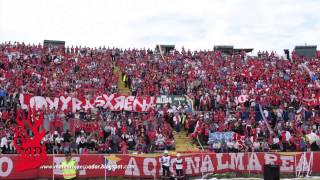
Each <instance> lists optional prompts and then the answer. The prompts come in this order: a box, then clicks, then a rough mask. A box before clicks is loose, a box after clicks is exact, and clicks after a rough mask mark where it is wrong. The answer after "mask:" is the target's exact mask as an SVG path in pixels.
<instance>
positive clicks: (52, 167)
mask: <svg viewBox="0 0 320 180" xmlns="http://www.w3.org/2000/svg"><path fill="white" fill-rule="evenodd" d="M52 180H54V149H53V147H52Z"/></svg>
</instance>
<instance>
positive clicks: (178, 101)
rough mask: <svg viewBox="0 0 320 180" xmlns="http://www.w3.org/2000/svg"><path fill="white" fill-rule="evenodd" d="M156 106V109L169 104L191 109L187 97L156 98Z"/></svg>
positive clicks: (190, 103) (164, 96)
mask: <svg viewBox="0 0 320 180" xmlns="http://www.w3.org/2000/svg"><path fill="white" fill-rule="evenodd" d="M156 104H157V107H161V106H163V105H164V104H171V105H176V106H180V105H188V106H190V107H191V108H192V104H193V103H192V102H191V101H190V98H188V96H182V95H180V96H178V95H172V96H167V95H161V96H157V98H156Z"/></svg>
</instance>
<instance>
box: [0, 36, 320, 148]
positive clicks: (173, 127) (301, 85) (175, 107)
mask: <svg viewBox="0 0 320 180" xmlns="http://www.w3.org/2000/svg"><path fill="white" fill-rule="evenodd" d="M0 60H1V64H0V79H1V87H0V109H1V114H0V121H1V125H0V132H1V134H0V135H1V144H0V147H1V153H15V148H14V146H13V138H14V128H15V126H16V123H15V117H16V111H17V109H19V108H20V105H19V94H20V93H23V94H30V95H32V96H46V97H55V96H60V95H68V96H71V97H85V98H86V99H90V98H92V97H93V96H94V95H95V94H98V93H118V92H119V90H118V87H117V81H118V79H119V77H118V76H117V74H115V73H114V72H113V69H114V67H115V66H119V67H120V69H121V71H122V72H123V74H122V76H123V77H125V78H123V80H124V81H125V84H126V86H127V87H128V88H130V90H131V91H132V94H133V95H137V96H140V95H150V96H158V95H187V96H188V97H189V98H191V99H192V100H193V110H190V109H191V107H189V106H188V105H187V104H182V105H181V104H167V105H164V106H162V107H159V108H157V110H156V111H155V112H150V113H135V112H125V111H122V112H112V111H108V110H105V109H95V110H94V111H90V112H86V111H78V112H76V113H72V112H68V111H59V110H49V109H46V110H43V114H44V117H45V118H44V130H46V131H47V134H46V136H45V137H44V138H43V140H42V143H44V144H45V145H46V147H47V148H46V149H47V151H48V153H63V152H65V151H68V150H72V151H75V152H77V153H93V152H99V153H128V150H130V151H131V150H132V151H135V152H138V153H140V152H141V153H142V152H143V153H148V152H154V151H155V150H164V149H174V148H175V141H174V136H173V134H174V132H175V131H177V132H179V131H180V130H181V129H184V130H186V131H187V135H188V136H189V137H190V138H192V139H194V140H195V141H196V139H199V141H200V143H201V144H207V145H209V148H208V150H212V151H215V152H240V151H270V150H275V151H307V150H319V149H320V141H319V140H316V141H311V139H312V138H313V137H317V136H318V137H319V135H320V109H319V101H320V100H317V98H320V88H319V87H318V86H317V83H316V82H317V81H318V80H317V78H316V77H317V76H319V72H320V57H317V58H309V59H307V58H302V57H298V56H297V55H296V54H295V53H294V52H293V53H292V58H291V59H290V60H287V59H284V58H283V57H279V56H278V55H277V54H276V53H275V52H271V53H269V52H267V51H264V52H260V51H259V53H258V56H256V57H255V56H248V55H247V54H246V53H245V52H240V53H237V54H223V53H221V52H219V51H206V50H203V51H193V52H191V51H189V50H188V51H186V50H185V49H182V50H181V51H180V52H179V51H175V50H173V51H171V52H170V53H167V54H162V53H159V52H158V51H157V50H155V51H153V50H150V49H148V50H145V49H140V50H138V49H128V50H122V49H117V48H106V47H99V48H94V49H93V48H87V47H71V48H69V47H66V48H64V47H53V46H50V47H43V46H42V45H40V44H39V45H25V44H24V43H17V42H14V43H7V42H6V43H2V44H1V45H0ZM305 61H307V62H308V64H307V66H308V68H310V70H311V71H312V72H314V73H315V74H314V76H313V77H315V78H313V77H312V78H311V77H310V76H309V75H308V73H307V72H306V70H305V69H304V68H303V67H302V66H301V64H302V63H304V62H305ZM317 73H318V74H317ZM259 105H261V107H262V112H261V111H260V109H259ZM266 122H268V124H269V126H270V128H269V127H268V125H267V124H266ZM212 132H221V133H222V132H234V138H233V139H231V140H228V141H226V140H224V139H222V140H221V141H218V140H217V141H215V142H210V143H208V141H209V136H210V133H212ZM28 133H29V135H30V136H32V132H31V131H29V132H28ZM310 141H311V142H312V143H310ZM195 143H197V142H195Z"/></svg>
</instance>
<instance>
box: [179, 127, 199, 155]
mask: <svg viewBox="0 0 320 180" xmlns="http://www.w3.org/2000/svg"><path fill="white" fill-rule="evenodd" d="M186 134H187V132H186V131H180V132H174V139H175V146H176V151H177V152H184V151H198V150H199V148H198V147H197V146H196V145H195V144H193V142H192V139H190V138H189V137H187V136H186Z"/></svg>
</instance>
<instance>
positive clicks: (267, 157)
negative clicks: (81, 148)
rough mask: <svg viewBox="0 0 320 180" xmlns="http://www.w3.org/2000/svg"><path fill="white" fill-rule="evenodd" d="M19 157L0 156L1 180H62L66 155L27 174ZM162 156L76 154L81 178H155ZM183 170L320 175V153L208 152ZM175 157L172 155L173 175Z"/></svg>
mask: <svg viewBox="0 0 320 180" xmlns="http://www.w3.org/2000/svg"><path fill="white" fill-rule="evenodd" d="M17 158H18V156H17V155H2V156H0V167H1V169H0V179H35V178H52V176H53V175H54V177H55V178H61V177H62V170H61V169H60V168H59V167H56V168H55V169H52V167H53V162H54V165H55V166H57V165H59V164H61V162H62V161H64V160H65V157H64V156H58V157H57V156H55V157H54V158H53V157H52V156H49V157H48V159H47V160H46V162H45V164H44V165H42V166H41V167H40V168H37V169H33V170H27V171H23V172H18V171H16V161H17ZM159 158H160V156H150V155H74V156H73V159H74V160H75V161H77V163H78V166H79V168H80V171H79V176H80V178H95V177H104V176H105V175H106V176H121V177H131V178H134V177H137V178H151V177H153V176H154V175H155V176H157V177H159V175H160V173H161V172H162V169H161V165H160V161H159ZM182 158H183V170H184V172H185V173H186V174H187V175H188V176H201V174H202V173H204V174H206V173H225V172H231V171H232V172H250V173H262V172H263V167H264V164H276V165H279V166H280V171H281V173H290V174H294V173H295V172H296V171H305V172H306V171H310V172H312V173H320V164H318V163H320V162H319V160H320V152H307V153H303V152H297V153H219V154H216V153H206V154H200V153H196V154H183V155H182ZM174 162H175V156H171V167H170V170H171V172H172V173H174V172H175V170H174V165H173V164H174Z"/></svg>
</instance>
